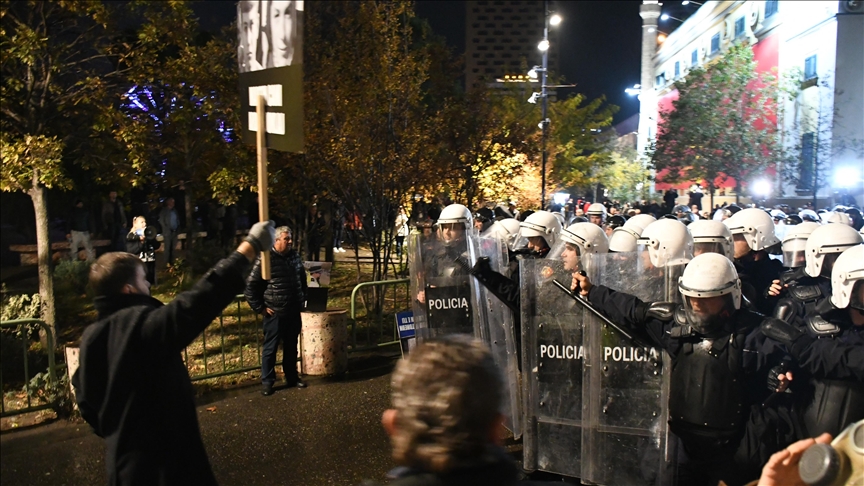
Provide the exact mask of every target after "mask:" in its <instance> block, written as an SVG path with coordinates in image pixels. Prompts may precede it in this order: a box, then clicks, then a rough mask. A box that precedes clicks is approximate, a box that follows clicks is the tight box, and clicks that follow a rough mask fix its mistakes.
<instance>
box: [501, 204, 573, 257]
mask: <svg viewBox="0 0 864 486" xmlns="http://www.w3.org/2000/svg"><path fill="white" fill-rule="evenodd" d="M560 232H561V223H560V222H559V221H558V218H556V217H555V215H554V214H552V213H550V212H549V211H542V210H541V211H536V212H534V213H532V214H531V215H530V216H528V217H527V218H525V221H522V222H521V223H519V236H518V237H517V238H516V241H514V242H513V248H512V249H513V250H519V249H521V248H524V247H526V246H528V238H529V237H531V236H542V237H543V239H544V240H546V244H547V245H548V246H549V248H552V247H554V246H555V243H556V242H557V241H558V233H560Z"/></svg>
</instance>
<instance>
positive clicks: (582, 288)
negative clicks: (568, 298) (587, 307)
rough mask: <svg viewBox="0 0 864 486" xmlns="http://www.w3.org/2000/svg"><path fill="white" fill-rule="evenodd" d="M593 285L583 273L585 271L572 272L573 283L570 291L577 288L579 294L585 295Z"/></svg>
mask: <svg viewBox="0 0 864 486" xmlns="http://www.w3.org/2000/svg"><path fill="white" fill-rule="evenodd" d="M593 286H594V285H593V284H592V283H591V281H590V280H588V276H587V275H585V272H577V273H574V274H573V284H572V285H571V287H570V289H571V290H572V291H574V292H575V291H577V290H579V293H580V294H581V295H584V296H587V295H588V291H590V290H591V287H593Z"/></svg>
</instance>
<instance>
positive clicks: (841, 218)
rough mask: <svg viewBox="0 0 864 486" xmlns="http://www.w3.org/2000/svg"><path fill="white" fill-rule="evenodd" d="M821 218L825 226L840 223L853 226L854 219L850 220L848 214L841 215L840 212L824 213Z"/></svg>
mask: <svg viewBox="0 0 864 486" xmlns="http://www.w3.org/2000/svg"><path fill="white" fill-rule="evenodd" d="M819 216H820V217H821V218H822V222H823V223H825V224H828V223H840V224H845V225H848V226H852V218H850V217H849V215H848V214H846V213H841V212H840V211H829V212H827V213H822V214H820V215H819Z"/></svg>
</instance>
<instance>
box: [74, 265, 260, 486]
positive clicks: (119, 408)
mask: <svg viewBox="0 0 864 486" xmlns="http://www.w3.org/2000/svg"><path fill="white" fill-rule="evenodd" d="M248 264H249V262H248V261H247V259H246V257H245V256H243V255H242V254H240V253H237V252H235V253H234V254H233V255H231V256H229V257H228V258H225V259H224V260H222V261H220V262H219V263H218V264H217V265H216V266H215V267H213V268H212V269H211V270H210V271H209V272H208V273H207V274H206V275H205V276H204V277H203V278H201V280H200V281H198V283H196V284H195V286H194V287H192V289H190V290H188V291H186V292H183V293H181V294H180V295H178V296H177V298H176V299H174V300H173V301H172V302H171V303H170V304H168V305H163V304H162V303H161V302H159V301H158V300H156V299H154V298H152V297H150V296H148V295H141V294H121V295H112V296H107V297H98V298H96V300H95V302H94V303H95V306H96V310H97V311H98V312H99V321H98V322H96V323H95V324H92V325H90V326H89V327H88V328H87V329H86V330H85V331H84V335H83V337H82V338H81V348H80V349H81V351H80V353H81V354H80V367H79V368H78V370H77V371H76V372H75V375H74V376H73V377H72V385H73V386H74V387H75V390H76V401H77V402H78V407H79V409H80V410H81V416H82V417H83V418H84V419H85V420H86V421H87V423H89V424H90V425H91V426H92V427H93V430H94V432H96V434H97V435H99V436H100V437H103V438H104V439H105V449H106V460H105V466H106V468H107V473H108V484H111V485H137V484H142V485H143V484H147V485H154V484H155V485H173V484H184V485H185V484H197V485H207V484H216V480H215V479H214V477H213V472H212V471H211V468H210V463H209V461H208V460H207V453H206V451H205V450H204V444H203V443H202V441H201V434H200V431H199V428H198V417H197V414H196V411H195V399H194V391H193V389H192V383H191V381H190V380H189V373H188V371H187V369H186V365H185V364H184V363H183V358H182V356H181V351H182V350H183V349H184V348H185V347H186V346H188V345H189V344H190V343H191V342H192V341H193V340H194V339H195V338H196V337H197V336H198V335H199V334H200V333H201V332H202V331H203V330H204V328H206V327H207V325H209V324H210V323H211V322H212V321H213V319H215V318H216V317H217V316H218V315H219V313H220V312H221V311H222V309H224V308H225V307H226V306H227V305H228V304H229V303H231V301H232V300H233V299H234V296H235V295H236V294H237V293H238V292H240V290H241V289H242V288H243V272H244V270H245V269H246V268H247V267H248Z"/></svg>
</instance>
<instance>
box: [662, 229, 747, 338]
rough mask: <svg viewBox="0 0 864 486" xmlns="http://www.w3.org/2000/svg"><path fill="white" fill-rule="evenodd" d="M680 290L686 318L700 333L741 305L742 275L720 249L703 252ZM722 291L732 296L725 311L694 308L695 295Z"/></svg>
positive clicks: (690, 266) (720, 322)
mask: <svg viewBox="0 0 864 486" xmlns="http://www.w3.org/2000/svg"><path fill="white" fill-rule="evenodd" d="M646 229H647V228H646ZM678 290H679V291H680V292H681V295H683V296H684V310H685V314H686V316H687V321H688V322H689V323H690V325H691V326H693V327H694V328H696V330H698V331H699V332H701V333H707V332H711V331H713V330H714V329H716V328H718V327H719V326H722V325H723V322H724V321H726V320H728V314H731V313H732V312H734V310H735V309H740V308H741V279H739V278H738V272H736V271H735V265H733V264H732V261H731V260H729V259H728V258H726V257H724V256H723V255H720V254H719V253H703V254H701V255H699V256H697V257H695V258H694V259H693V260H691V261H690V264H688V265H687V268H685V269H684V273H683V274H682V275H681V277H680V278H679V279H678ZM723 295H728V296H729V297H728V299H729V302H728V305H727V308H726V312H728V314H726V315H724V314H715V315H705V314H704V313H701V312H697V311H695V310H694V309H693V301H692V299H693V298H708V297H719V296H723Z"/></svg>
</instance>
